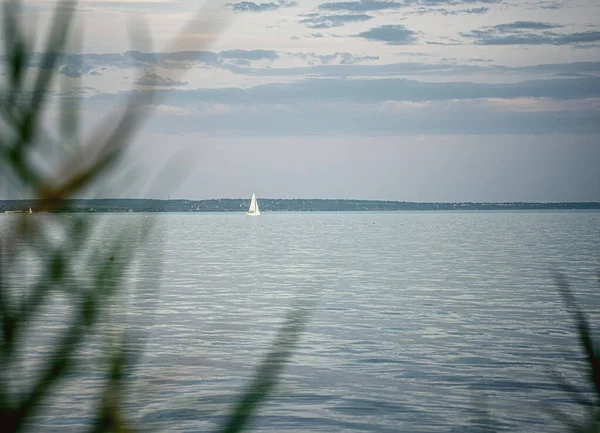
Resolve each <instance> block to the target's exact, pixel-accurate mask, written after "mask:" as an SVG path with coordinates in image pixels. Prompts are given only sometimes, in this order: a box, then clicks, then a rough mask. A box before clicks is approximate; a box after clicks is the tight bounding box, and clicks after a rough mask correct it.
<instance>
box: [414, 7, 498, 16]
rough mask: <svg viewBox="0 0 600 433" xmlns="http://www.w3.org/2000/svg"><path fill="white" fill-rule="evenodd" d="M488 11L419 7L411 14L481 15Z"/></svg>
mask: <svg viewBox="0 0 600 433" xmlns="http://www.w3.org/2000/svg"><path fill="white" fill-rule="evenodd" d="M489 10H490V8H488V7H479V8H469V9H446V8H429V7H421V8H418V9H416V10H415V11H414V12H412V13H413V14H415V15H425V14H430V13H437V14H442V15H481V14H484V13H487V12H488V11H489Z"/></svg>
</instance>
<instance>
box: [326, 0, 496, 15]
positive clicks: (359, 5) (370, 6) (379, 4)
mask: <svg viewBox="0 0 600 433" xmlns="http://www.w3.org/2000/svg"><path fill="white" fill-rule="evenodd" d="M499 2H500V0H405V1H404V2H402V3H400V2H396V1H392V0H359V1H342V2H327V3H322V4H321V5H319V9H321V10H327V11H347V12H375V11H382V10H387V9H400V8H404V7H407V6H424V7H425V8H423V9H422V10H423V11H424V12H427V11H428V10H427V9H426V8H427V7H432V6H454V5H460V4H474V3H485V4H493V3H499ZM476 9H477V8H473V9H471V10H476ZM463 13H469V12H463ZM470 13H482V12H470Z"/></svg>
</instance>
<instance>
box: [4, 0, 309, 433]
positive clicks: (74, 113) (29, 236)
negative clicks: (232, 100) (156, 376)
mask: <svg viewBox="0 0 600 433" xmlns="http://www.w3.org/2000/svg"><path fill="white" fill-rule="evenodd" d="M76 6H77V2H76V1H72V0H61V1H59V2H58V3H57V4H56V7H55V10H54V16H53V19H52V22H51V25H50V31H49V33H48V35H47V36H46V39H45V43H44V46H45V48H44V53H43V54H42V57H41V59H42V60H41V62H40V64H39V67H37V68H32V67H30V65H31V64H32V60H33V58H34V55H35V53H34V52H33V41H32V40H31V37H30V35H27V34H26V33H25V32H24V26H23V23H22V13H21V3H20V2H19V1H18V0H8V1H5V2H4V3H3V8H4V9H3V20H4V21H3V24H4V26H3V28H4V35H3V36H4V40H5V44H4V59H5V63H6V74H5V76H6V79H5V83H4V86H3V88H2V89H1V90H0V127H1V129H0V180H1V181H2V182H3V183H4V182H6V185H10V186H11V187H12V188H13V189H14V190H16V192H17V193H18V194H21V195H34V196H35V197H36V198H37V199H38V202H39V203H42V205H43V206H45V210H47V211H52V210H54V209H57V208H58V207H59V206H60V203H61V201H62V200H65V199H68V198H71V197H73V196H74V195H75V194H77V193H78V192H81V191H82V190H84V189H85V188H86V187H88V186H90V185H92V184H93V183H94V182H98V180H99V177H100V176H101V175H102V174H103V173H105V172H106V171H107V170H108V169H110V168H111V167H113V166H114V165H115V163H116V162H117V161H118V160H119V159H120V158H121V157H122V156H123V153H124V151H125V149H126V148H127V146H128V145H129V143H130V141H131V138H132V137H133V135H134V134H135V132H136V131H137V130H138V129H139V127H140V125H141V124H142V123H143V121H144V119H145V118H146V114H147V112H148V110H149V109H150V108H151V107H152V106H153V105H156V104H158V103H160V100H161V99H160V98H162V97H164V93H165V92H161V94H160V97H159V96H158V95H157V93H156V92H155V91H153V90H143V91H142V90H140V89H138V90H136V91H133V92H130V93H129V99H128V100H127V103H126V104H125V108H124V110H123V112H122V113H121V114H120V115H119V116H117V117H116V118H113V119H112V120H107V121H106V122H105V123H104V124H103V125H102V127H101V129H100V130H99V132H98V133H97V134H95V135H93V136H92V137H91V138H90V139H89V140H88V141H87V142H86V143H83V142H82V140H81V138H80V131H79V129H80V121H79V116H80V103H79V97H77V96H73V95H66V96H64V97H62V99H61V106H60V114H61V116H60V119H59V121H58V126H56V127H52V126H50V127H49V126H48V125H47V124H46V123H47V119H46V118H45V117H44V114H45V113H46V112H47V111H48V106H49V104H50V99H51V98H52V97H53V96H54V94H53V91H52V86H53V83H54V81H55V79H56V75H57V65H58V62H59V59H60V57H61V55H63V53H64V52H65V49H66V46H67V42H68V41H69V38H70V36H71V28H72V26H73V20H74V17H75V12H76ZM202 13H203V10H200V11H199V12H198V15H197V16H196V17H194V18H193V19H191V20H190V22H189V24H188V25H187V26H186V27H185V28H184V30H183V31H182V32H181V33H180V34H179V35H178V36H177V37H175V38H174V40H173V41H172V43H171V44H170V48H171V49H173V50H175V49H177V48H178V47H180V46H181V44H182V41H183V40H184V33H185V32H190V31H194V30H198V29H200V28H208V29H209V31H210V32H211V33H212V34H213V35H214V36H216V35H218V34H219V33H220V32H221V30H222V28H223V25H224V24H223V23H220V24H219V23H214V22H209V21H207V20H205V19H203V18H202ZM138 30H139V29H138ZM144 36H148V35H147V34H145V35H144ZM147 39H148V38H147ZM211 41H212V40H211V39H207V40H205V41H204V44H208V43H210V42H211ZM200 48H203V47H196V49H200ZM46 128H50V131H47V130H46ZM48 132H52V134H50V133H48ZM56 133H58V135H59V137H58V138H57V139H52V138H51V137H53V136H54V135H55V134H56ZM36 153H37V154H38V155H39V154H44V155H51V156H52V157H56V158H57V159H58V160H59V162H60V164H59V167H58V168H57V169H56V170H55V171H54V172H55V173H56V175H55V176H52V175H48V174H43V173H42V170H40V167H38V166H36V165H35V164H34V162H33V161H34V160H35V158H32V156H34V155H36ZM38 210H39V209H38ZM94 225H95V223H94V221H93V220H89V219H86V218H76V219H75V220H73V221H69V224H57V220H56V218H37V217H29V216H26V215H21V216H19V217H18V218H16V219H14V220H11V221H10V224H9V230H5V231H4V232H3V233H2V239H1V240H0V326H1V327H2V332H1V335H0V428H1V430H2V431H3V432H19V431H24V430H27V429H28V428H29V427H31V421H32V419H34V418H35V416H36V415H37V414H38V413H39V411H40V408H41V407H42V406H44V405H49V404H50V403H51V398H52V393H53V392H54V391H55V390H56V389H57V388H58V387H59V386H60V385H61V384H64V383H65V382H68V381H69V377H71V376H72V374H73V372H74V371H75V368H76V366H77V364H78V362H79V361H80V358H81V350H82V347H83V346H84V344H85V343H86V342H87V341H89V340H90V339H92V338H94V336H95V334H96V333H100V334H103V333H104V334H106V331H104V329H102V327H101V324H102V323H103V321H106V320H107V310H108V309H110V308H111V306H112V304H111V302H114V299H115V296H116V295H117V294H118V293H119V292H122V291H123V290H126V289H127V288H126V287H123V285H124V276H125V274H126V272H127V270H128V269H129V267H130V263H131V262H132V259H133V256H134V253H135V252H136V251H135V247H134V245H135V244H136V242H133V241H132V238H131V237H132V236H133V237H134V238H135V239H137V243H138V244H139V243H143V242H144V240H145V239H147V238H148V233H149V230H150V227H151V226H150V225H147V224H146V225H143V226H142V228H141V229H139V230H138V231H137V232H136V233H133V234H132V233H131V232H130V231H124V232H123V233H121V234H120V236H118V238H119V239H120V240H121V241H120V242H117V243H115V244H113V245H112V246H111V252H112V253H113V254H114V256H116V257H117V258H118V259H117V260H116V261H114V262H113V261H109V260H107V257H106V255H105V252H102V251H101V250H100V249H99V248H95V247H93V245H92V232H93V229H94ZM57 226H60V230H63V231H64V232H63V236H62V237H61V239H60V241H59V242H58V243H57V242H56V240H55V239H51V237H52V236H51V235H50V233H51V232H52V231H53V230H56V227H57ZM89 251H91V253H90V254H88V255H86V254H85V253H86V252H89ZM27 255H29V256H33V257H34V258H35V259H36V260H37V261H38V262H39V263H40V268H41V271H40V272H39V275H36V276H35V278H34V281H33V282H29V281H27V282H24V281H23V276H24V275H27V270H26V269H25V270H24V269H23V266H26V265H23V264H22V263H21V261H22V260H24V259H25V258H26V257H27ZM78 263H84V265H85V266H84V269H87V271H86V273H85V274H82V273H81V271H77V269H78V268H77V264H78ZM61 296H62V297H61ZM57 299H58V301H57ZM53 302H54V304H56V302H58V303H59V304H60V303H62V304H61V307H65V308H67V309H68V314H65V317H66V318H67V320H66V324H65V325H64V327H63V328H62V330H61V332H60V333H59V335H58V336H57V340H56V342H55V343H54V344H53V345H52V350H51V351H50V353H48V354H46V355H44V356H45V358H44V364H43V365H42V367H41V368H40V369H39V370H38V371H37V373H36V376H35V378H33V380H31V381H30V382H31V383H29V384H27V385H26V387H25V388H23V385H22V383H19V384H18V383H15V380H14V377H13V376H14V375H17V374H18V373H19V369H20V366H21V364H22V361H23V358H24V357H26V354H24V353H23V351H22V350H20V349H21V348H22V347H23V346H24V345H25V344H26V335H27V334H28V333H31V332H34V333H35V331H37V330H38V329H37V328H36V326H40V325H39V324H37V325H36V322H37V321H39V319H40V317H42V316H43V311H44V308H45V307H47V306H48V305H52V304H53ZM308 310H309V309H307V308H306V307H305V306H301V305H300V306H296V307H294V308H293V309H292V311H291V313H290V315H289V316H288V318H287V321H286V323H285V325H284V326H283V327H282V329H281V330H280V332H279V334H278V337H277V339H276V340H275V341H274V342H273V344H272V346H271V350H270V352H269V353H268V355H267V356H266V358H265V359H264V361H263V362H262V364H261V365H260V366H259V368H258V369H257V372H256V374H255V376H254V378H253V380H252V381H251V383H250V385H249V387H248V389H247V391H246V392H244V393H242V395H241V396H240V398H239V401H238V404H237V405H235V406H234V408H233V409H232V413H231V414H230V416H229V417H228V420H229V421H228V422H226V423H225V425H224V426H223V427H222V431H226V432H238V431H241V430H242V429H244V428H246V427H247V426H248V422H249V419H250V417H251V415H252V414H253V413H254V412H255V411H256V409H257V408H258V407H259V405H260V403H261V402H263V401H264V400H265V399H266V398H267V396H268V395H269V394H270V393H271V392H272V390H273V388H274V387H275V385H276V383H277V381H278V377H279V375H280V373H281V371H282V368H283V366H284V364H285V362H286V361H287V360H288V359H289V357H290V355H291V352H292V349H293V347H294V345H295V344H296V342H297V341H298V338H299V335H300V332H301V330H302V328H303V325H304V323H305V321H306V317H307V311H308ZM146 313H148V314H151V312H150V311H147V312H146ZM105 337H106V338H105V340H106V349H107V353H108V354H109V355H108V356H106V359H105V362H104V364H103V365H104V371H105V373H106V375H105V376H106V378H105V380H104V385H103V387H102V391H101V393H100V395H99V396H98V402H97V405H96V408H95V413H94V414H91V415H90V424H89V430H90V431H92V432H104V431H114V432H129V431H132V430H133V429H132V427H131V426H130V425H128V422H127V420H126V419H125V418H126V417H125V414H124V411H123V406H122V404H123V392H124V384H125V379H126V370H127V369H128V368H129V367H130V366H131V365H132V364H133V363H134V362H135V361H136V358H137V352H136V351H135V350H133V349H132V348H133V347H134V346H136V345H137V346H139V344H137V342H136V341H133V339H134V338H135V337H134V335H133V333H132V332H129V331H127V330H123V331H122V332H120V333H119V335H117V336H116V338H115V337H114V336H110V335H105Z"/></svg>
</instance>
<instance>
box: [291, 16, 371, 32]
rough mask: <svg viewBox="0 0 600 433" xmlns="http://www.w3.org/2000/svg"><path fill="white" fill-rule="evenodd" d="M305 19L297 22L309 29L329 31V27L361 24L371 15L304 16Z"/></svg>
mask: <svg viewBox="0 0 600 433" xmlns="http://www.w3.org/2000/svg"><path fill="white" fill-rule="evenodd" d="M304 16H305V17H306V18H304V19H302V20H300V21H299V22H300V23H302V24H304V25H306V26H307V27H310V28H311V29H329V28H331V27H341V26H343V25H345V24H348V23H354V22H363V21H368V20H370V19H372V18H373V17H372V16H371V15H366V14H345V15H319V14H306V15H304Z"/></svg>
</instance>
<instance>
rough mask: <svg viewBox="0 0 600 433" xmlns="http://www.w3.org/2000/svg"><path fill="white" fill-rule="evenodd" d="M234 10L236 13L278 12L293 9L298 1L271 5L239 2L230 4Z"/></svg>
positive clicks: (271, 3)
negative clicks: (282, 9)
mask: <svg viewBox="0 0 600 433" xmlns="http://www.w3.org/2000/svg"><path fill="white" fill-rule="evenodd" d="M227 6H229V7H230V8H231V9H232V10H234V11H235V12H268V11H276V10H277V9H280V8H291V7H295V6H298V2H296V1H279V2H276V3H274V2H270V3H254V2H248V1H243V2H238V3H228V4H227Z"/></svg>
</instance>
